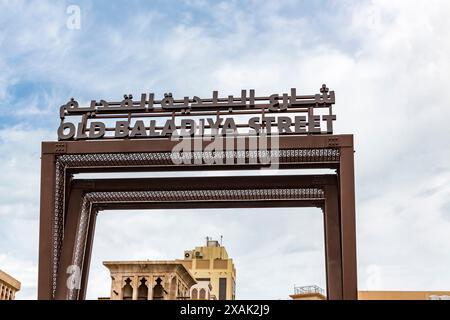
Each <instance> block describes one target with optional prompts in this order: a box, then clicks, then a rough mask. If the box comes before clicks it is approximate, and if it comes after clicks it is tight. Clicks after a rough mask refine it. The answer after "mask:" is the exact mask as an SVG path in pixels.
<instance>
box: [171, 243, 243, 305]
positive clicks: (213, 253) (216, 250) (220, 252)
mask: <svg viewBox="0 0 450 320" xmlns="http://www.w3.org/2000/svg"><path fill="white" fill-rule="evenodd" d="M177 261H180V262H181V263H183V265H184V266H185V267H186V269H189V270H190V271H191V273H192V274H193V275H194V277H195V279H196V280H197V282H198V283H199V284H200V283H205V282H206V283H207V282H209V283H210V284H211V290H210V298H212V299H213V298H216V299H218V300H235V297H236V269H235V268H234V264H233V259H230V258H229V257H228V253H227V250H226V249H225V247H223V246H222V245H221V244H220V243H219V241H216V240H212V239H210V238H206V245H205V246H204V247H196V248H195V249H193V250H186V251H185V252H184V259H183V260H177ZM204 289H205V294H206V295H207V294H208V293H207V290H206V288H205V287H204ZM196 294H198V296H196ZM191 297H192V299H203V298H201V297H203V291H202V289H200V290H199V289H198V288H196V287H192V288H191Z"/></svg>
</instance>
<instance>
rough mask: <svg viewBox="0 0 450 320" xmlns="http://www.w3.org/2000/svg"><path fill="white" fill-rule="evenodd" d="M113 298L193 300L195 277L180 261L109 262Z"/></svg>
mask: <svg viewBox="0 0 450 320" xmlns="http://www.w3.org/2000/svg"><path fill="white" fill-rule="evenodd" d="M103 265H105V266H106V267H107V268H108V269H109V271H110V273H111V300H184V299H190V296H189V293H190V288H191V287H192V286H193V285H195V284H196V281H195V279H194V276H193V275H192V274H191V273H190V272H189V270H187V269H186V268H185V267H184V265H183V264H182V263H180V262H178V261H105V262H103Z"/></svg>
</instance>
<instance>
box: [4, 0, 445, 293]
mask: <svg viewBox="0 0 450 320" xmlns="http://www.w3.org/2000/svg"><path fill="white" fill-rule="evenodd" d="M69 5H78V6H79V8H80V13H81V24H80V29H69V28H68V27H67V25H66V23H67V20H68V19H69V18H70V14H68V13H67V12H66V10H67V8H68V6H69ZM449 14H450V3H449V2H448V1H445V0H441V1H440V0H432V1H422V0H414V1H406V0H405V1H402V0H397V1H387V0H367V1H351V0H344V1H294V0H286V1H275V0H273V1H202V0H198V1H195V0H190V1H187V0H186V1H95V2H89V1H59V2H54V1H20V0H17V1H5V0H0V172H1V174H2V179H1V180H0V268H1V269H2V270H5V271H7V272H9V273H11V274H13V275H15V276H16V277H17V278H19V279H20V280H21V281H22V283H23V290H22V291H21V292H20V293H19V295H18V298H22V299H33V298H35V297H36V275H37V237H38V216H39V178H40V176H39V156H40V142H41V141H42V140H54V139H56V129H57V126H58V123H59V118H58V111H59V106H60V105H61V104H63V103H65V102H67V101H68V99H69V98H70V97H75V98H77V99H78V100H79V101H82V102H87V101H89V100H91V99H106V100H108V99H111V100H116V99H119V98H120V97H122V95H123V94H125V93H132V94H134V95H135V96H138V95H139V94H140V93H141V92H155V93H156V94H162V93H163V92H167V91H171V92H173V93H174V95H176V96H185V95H189V96H192V95H199V96H202V95H203V96H206V95H210V94H211V91H212V90H220V92H222V93H224V94H227V95H228V94H238V93H239V92H240V90H241V89H250V88H254V89H256V91H257V93H259V94H265V93H274V92H279V93H281V92H286V91H288V90H289V88H291V87H297V90H298V92H301V93H308V94H309V93H315V92H317V90H318V89H319V87H320V86H321V84H322V83H326V84H327V85H328V87H330V89H332V90H335V91H336V97H337V104H336V108H335V111H336V113H337V121H336V126H335V128H336V132H337V133H354V134H355V142H356V153H355V159H356V186H357V214H358V216H357V232H358V268H359V274H358V275H359V286H360V288H361V289H405V290H414V289H417V290H425V289H442V290H450V275H449V274H448V268H449V267H450V258H449V256H448V252H449V250H450V247H449V243H450V236H449V234H450V233H449V232H448V230H449V228H450V212H449V210H450V202H449V200H448V199H449V198H450V197H449V195H450V184H449V179H450V162H449V159H450V139H449V138H448V137H449V133H450V131H449V127H448V124H447V118H448V117H449V116H450V109H449V108H448V101H450V93H449V91H448V90H447V89H446V88H445V85H446V84H447V83H449V80H450V76H449V73H448V70H450V59H449V58H448V57H449V56H450V38H449V36H448V34H447V33H446V31H445V30H450V20H449V19H448V15H449ZM158 214H159V215H160V216H158V217H157V219H156V220H157V222H156V225H157V226H162V227H164V228H170V229H171V230H175V231H176V230H178V232H174V234H173V235H174V237H175V236H176V235H177V234H178V235H179V236H180V238H174V240H173V241H168V242H167V243H166V245H164V246H162V245H159V244H158V245H157V246H156V247H153V245H152V244H153V243H158V241H159V240H158V238H157V237H156V236H155V237H153V238H152V237H151V236H149V237H148V240H146V241H144V242H142V243H140V244H139V243H137V242H139V241H138V240H139V239H141V238H142V237H144V236H145V235H147V233H148V230H147V229H146V227H148V228H150V229H151V228H154V226H152V225H151V224H150V222H148V223H149V224H148V225H146V222H145V221H144V220H145V219H144V220H140V219H143V218H141V216H140V215H138V213H130V218H129V219H125V220H124V221H121V222H120V226H119V225H118V222H117V220H115V219H117V218H116V217H115V216H114V215H111V216H109V217H106V216H105V217H104V218H102V220H101V221H102V223H103V224H102V226H101V227H99V233H98V235H97V238H96V244H95V246H96V247H95V250H96V251H95V253H94V257H93V259H94V260H93V268H96V269H94V270H95V272H94V274H98V276H97V277H95V276H93V277H92V279H91V280H92V283H94V284H95V286H94V287H93V289H92V290H91V291H90V294H91V297H95V296H98V295H104V294H107V292H108V285H109V284H108V277H107V274H106V275H105V274H104V271H105V270H103V269H104V268H103V267H102V266H101V260H102V259H108V258H111V257H117V255H118V252H119V253H120V252H128V254H126V255H124V258H149V259H152V258H155V259H156V258H177V257H178V256H175V255H177V253H178V252H179V253H180V254H181V253H182V252H183V250H184V249H188V248H185V247H186V246H187V247H193V246H195V245H199V244H201V243H202V242H203V238H204V237H205V236H207V235H209V236H219V235H220V234H221V233H225V234H224V237H225V239H229V240H228V241H229V242H228V244H229V251H231V252H230V254H231V255H233V253H234V256H235V258H236V260H237V262H236V263H239V269H238V271H239V270H243V271H242V272H241V273H240V274H242V273H243V275H242V278H241V279H242V280H241V281H240V282H239V280H238V284H239V283H240V286H241V287H240V288H239V287H238V297H241V298H251V297H255V298H281V299H284V298H287V295H288V294H290V293H291V292H290V290H291V287H292V285H293V284H294V283H295V284H303V282H307V281H311V282H314V283H318V284H321V285H323V272H322V271H323V270H322V269H323V261H322V257H323V252H322V248H321V240H320V235H318V234H317V233H315V236H313V235H312V234H311V237H309V238H310V240H304V242H302V244H301V245H299V243H298V239H296V238H295V237H293V236H292V235H293V234H295V232H294V231H293V230H292V229H291V227H290V226H291V225H299V228H300V229H299V230H300V232H304V233H307V232H308V229H307V228H305V227H304V226H305V225H307V224H308V221H309V222H310V223H311V225H314V226H317V224H316V222H317V221H316V220H315V219H317V215H315V214H316V212H313V211H305V215H304V216H301V217H300V216H298V215H296V214H293V213H292V212H290V211H289V210H287V211H286V212H285V213H283V221H282V222H280V219H278V218H277V215H276V212H265V213H264V214H265V215H264V218H261V219H255V218H254V217H253V216H249V215H245V214H243V212H237V213H236V214H237V215H238V216H239V219H240V220H239V221H241V222H242V224H243V225H251V226H252V230H253V229H254V231H253V232H254V233H249V234H248V235H245V233H243V232H241V231H242V230H241V229H239V228H235V225H234V224H233V222H232V221H229V220H227V219H221V218H220V217H221V216H220V215H219V214H215V215H214V217H215V218H214V219H212V220H211V221H210V222H207V223H206V224H205V226H204V232H203V231H202V230H200V231H192V232H188V233H186V232H185V231H184V230H183V229H177V223H176V221H177V220H176V219H173V218H167V220H165V219H164V213H158ZM190 214H191V217H192V218H191V219H186V220H183V221H184V222H183V223H184V224H185V226H194V225H196V224H197V223H198V222H199V221H202V217H200V216H198V215H196V213H195V212H194V213H190ZM155 217H156V216H155ZM136 223H138V224H139V225H141V226H143V227H140V228H138V229H137V230H136V232H131V233H129V234H128V236H127V237H128V238H127V239H131V240H133V239H134V240H135V241H134V242H136V244H135V245H133V246H125V244H122V245H121V244H120V243H116V245H115V247H116V250H115V251H114V250H110V249H108V245H107V244H108V243H110V242H111V241H114V239H112V238H111V237H110V235H111V234H115V233H116V232H119V231H120V228H124V229H127V230H134V229H133V226H135V224H136ZM203 223H205V222H204V221H203ZM267 225H276V226H277V227H276V228H274V230H275V231H274V232H273V233H267V232H266V231H265V230H267V229H266V227H267ZM300 226H302V227H300ZM119 227H120V228H119ZM302 228H303V229H302ZM314 228H315V227H314ZM314 228H312V230H316V229H314ZM319 229H320V228H319ZM192 230H194V228H193V229H192ZM233 230H234V231H233ZM206 233H210V234H206ZM248 237H250V238H248ZM146 239H147V238H146ZM181 239H182V240H181ZM249 239H251V240H255V239H257V241H258V244H259V245H258V246H257V248H255V249H254V250H253V251H252V252H250V250H251V249H250V248H248V247H246V246H241V245H240V243H244V242H245V241H247V240H249ZM308 241H310V242H308ZM131 242H133V241H131ZM180 243H183V246H180ZM265 248H270V252H271V254H272V255H273V257H274V258H273V259H271V261H281V262H282V263H284V264H286V265H288V266H289V270H290V272H291V274H290V277H289V278H283V277H284V276H283V275H282V274H280V275H278V276H279V279H280V281H279V282H278V283H277V284H276V285H275V286H274V287H273V292H272V293H267V292H264V290H263V285H264V284H263V283H262V284H258V283H256V284H255V280H254V279H251V278H250V277H249V276H245V274H246V273H245V270H249V269H251V266H252V265H251V263H250V261H252V259H253V260H255V259H260V258H259V257H261V256H264V252H265ZM275 248H280V250H278V251H279V253H277V252H278V251H277V250H275ZM294 248H295V249H294ZM305 248H306V249H305ZM290 250H291V251H292V250H294V251H295V252H294V253H293V257H295V259H294V260H295V261H298V262H293V261H294V260H293V259H292V256H290V255H289V254H287V255H286V254H283V253H286V252H290ZM289 257H291V258H289ZM296 263H297V264H296ZM269 270H270V271H274V270H276V268H275V266H274V265H273V264H271V263H270V261H269V262H267V265H266V269H265V270H258V272H256V273H254V275H255V277H261V278H264V277H266V276H267V272H269ZM317 270H322V271H321V273H317ZM102 272H103V273H102ZM247 275H248V273H247ZM305 284H310V283H305ZM95 288H98V289H97V290H96V289H95Z"/></svg>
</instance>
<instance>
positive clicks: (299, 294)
mask: <svg viewBox="0 0 450 320" xmlns="http://www.w3.org/2000/svg"><path fill="white" fill-rule="evenodd" d="M289 297H291V299H293V300H326V299H327V298H326V295H325V290H324V289H322V288H320V287H318V286H303V287H294V294H292V295H290V296H289ZM358 300H450V291H358Z"/></svg>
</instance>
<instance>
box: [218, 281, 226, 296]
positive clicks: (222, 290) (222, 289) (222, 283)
mask: <svg viewBox="0 0 450 320" xmlns="http://www.w3.org/2000/svg"><path fill="white" fill-rule="evenodd" d="M226 299H227V278H219V300H226Z"/></svg>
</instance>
